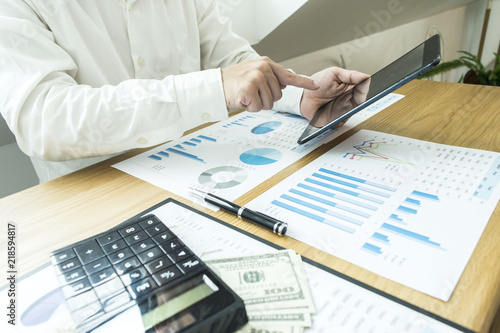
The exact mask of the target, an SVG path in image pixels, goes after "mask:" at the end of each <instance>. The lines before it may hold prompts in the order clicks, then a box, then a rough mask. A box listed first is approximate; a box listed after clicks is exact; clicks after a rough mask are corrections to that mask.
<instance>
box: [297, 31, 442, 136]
mask: <svg viewBox="0 0 500 333" xmlns="http://www.w3.org/2000/svg"><path fill="white" fill-rule="evenodd" d="M440 49H441V42H440V37H439V35H434V36H432V37H430V38H429V39H427V40H426V41H425V42H423V43H422V44H420V45H419V46H417V47H416V48H414V49H413V50H411V51H410V52H408V53H406V54H405V55H403V56H401V57H400V58H399V59H397V60H396V61H394V62H392V63H391V64H389V65H388V66H386V67H384V68H383V69H381V70H380V71H378V72H377V73H375V74H373V75H372V76H371V77H370V78H368V79H366V80H364V81H363V82H361V83H360V84H358V85H356V86H355V87H353V88H352V89H350V90H348V91H346V92H345V93H343V94H342V95H340V96H338V97H337V98H335V99H334V100H332V101H330V102H329V103H327V104H325V105H324V106H322V107H321V108H320V109H319V110H318V111H317V112H316V114H315V115H314V118H313V119H312V120H311V121H310V123H309V125H308V126H307V127H306V129H305V130H304V132H303V133H302V135H301V136H300V138H299V139H298V141H297V142H298V143H299V144H303V143H306V142H307V141H309V140H311V139H313V138H315V137H317V136H318V135H320V134H323V133H325V132H327V131H329V130H332V129H333V128H334V127H335V126H336V125H338V124H339V123H342V122H344V121H345V120H347V119H348V118H349V117H351V116H352V115H354V114H355V113H357V112H359V111H361V110H363V109H364V108H365V107H367V106H368V105H370V104H372V103H374V102H375V101H377V100H379V99H380V98H382V97H384V96H385V95H387V94H389V93H390V92H392V91H394V90H396V89H397V88H399V87H401V86H402V85H404V84H406V83H408V82H409V81H411V80H413V79H414V78H416V77H417V76H419V75H421V74H423V73H425V72H427V71H428V70H429V69H431V68H432V67H434V66H436V65H437V64H438V63H439V61H440V60H441V50H440Z"/></svg>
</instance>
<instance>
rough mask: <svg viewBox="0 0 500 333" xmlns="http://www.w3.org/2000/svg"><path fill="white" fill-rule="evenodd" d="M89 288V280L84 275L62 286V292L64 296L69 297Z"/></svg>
mask: <svg viewBox="0 0 500 333" xmlns="http://www.w3.org/2000/svg"><path fill="white" fill-rule="evenodd" d="M89 289H90V281H89V279H87V278H86V277H85V278H83V279H81V280H78V281H77V282H73V283H71V284H68V285H67V286H64V287H63V288H62V292H63V294H64V297H66V298H69V297H72V296H75V295H77V294H79V293H82V292H84V291H87V290H89Z"/></svg>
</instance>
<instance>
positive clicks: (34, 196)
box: [0, 80, 500, 332]
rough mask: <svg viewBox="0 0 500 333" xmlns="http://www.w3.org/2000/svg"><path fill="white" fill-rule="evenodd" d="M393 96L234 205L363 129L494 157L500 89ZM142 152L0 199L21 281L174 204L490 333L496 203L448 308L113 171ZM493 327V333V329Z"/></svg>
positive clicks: (499, 272) (427, 86)
mask: <svg viewBox="0 0 500 333" xmlns="http://www.w3.org/2000/svg"><path fill="white" fill-rule="evenodd" d="M396 92H398V93H401V94H404V95H406V98H404V99H403V100H402V101H400V102H398V103H396V104H393V105H392V106H390V107H388V108H387V109H386V110H384V111H382V112H380V113H379V114H377V115H375V116H373V117H372V118H371V119H369V120H367V121H365V122H364V123H362V124H360V125H358V126H356V127H355V128H353V129H352V130H350V131H349V132H347V133H345V134H344V135H342V136H341V137H339V138H336V139H335V140H333V141H332V142H330V143H329V144H327V145H324V146H322V147H320V148H318V149H317V150H316V151H314V152H312V153H310V154H309V155H307V156H306V157H304V158H302V159H301V160H299V161H297V162H296V163H294V164H292V165H291V166H290V167H288V168H286V169H284V170H283V171H281V172H280V173H278V174H277V175H275V176H273V177H272V178H270V179H269V180H268V181H266V182H264V183H262V184H261V185H259V186H258V187H256V188H255V189H253V190H252V191H250V192H248V193H246V194H245V195H243V196H242V197H240V198H239V199H238V200H236V202H237V203H240V204H245V203H247V202H249V201H250V200H252V199H253V198H254V197H256V196H257V195H258V194H259V193H262V192H263V191H265V190H267V189H268V188H270V187H272V186H273V185H275V184H276V183H278V182H279V181H280V180H282V179H283V178H285V177H287V176H289V175H290V174H292V173H293V172H295V171H296V170H299V169H300V168H301V167H302V166H304V165H306V164H307V163H309V162H310V161H312V160H313V159H315V158H316V157H318V156H320V155H321V154H322V153H324V152H325V151H327V150H329V149H330V148H332V147H333V146H335V145H336V144H338V143H339V142H341V141H342V140H344V139H345V138H347V137H348V136H350V135H352V134H353V133H354V132H356V131H358V130H360V129H370V130H375V131H380V132H385V133H391V134H396V135H401V136H406V137H410V138H415V139H420V140H427V141H432V142H436V143H442V144H448V145H457V146H462V147H470V148H477V149H485V150H491V151H500V131H499V128H498V124H500V112H499V111H498V110H500V88H496V87H485V86H473V85H463V84H455V83H442V82H428V81H420V80H414V81H412V82H410V83H408V84H406V85H405V86H403V87H402V88H400V89H399V90H397V91H396ZM142 151H144V150H135V151H130V152H127V153H125V154H123V155H120V156H117V157H115V158H112V159H110V160H108V161H104V162H102V163H99V164H97V165H94V166H91V167H89V168H86V169H83V170H80V171H78V172H75V173H73V174H70V175H67V176H64V177H61V178H58V179H55V180H53V181H50V182H47V183H44V184H41V185H38V186H35V187H33V188H30V189H27V190H25V191H22V192H19V193H16V194H14V195H11V196H9V197H6V198H3V199H0V212H2V213H1V217H0V221H1V222H2V225H3V226H4V228H6V224H7V222H13V223H15V224H16V227H17V251H18V252H17V269H18V275H19V276H22V275H23V274H26V273H28V272H29V271H31V270H33V269H35V268H37V267H39V266H40V265H42V264H44V263H46V262H47V261H48V258H49V254H50V252H51V251H53V250H56V249H58V248H60V247H62V246H65V245H68V244H70V243H73V242H76V241H78V240H81V239H83V238H86V237H89V236H92V235H93V234H95V233H99V232H102V231H105V230H107V229H109V228H111V227H113V226H115V225H116V224H117V223H119V222H121V221H123V220H125V219H127V218H129V217H131V216H133V215H135V214H137V213H139V212H141V211H143V210H145V209H146V208H148V207H150V206H152V205H154V204H156V203H158V202H160V201H162V200H164V199H166V198H168V197H173V198H175V199H177V200H179V201H181V202H184V203H187V204H189V205H191V206H194V207H195V208H198V209H200V210H201V211H204V212H206V213H208V214H211V215H213V216H215V217H217V218H220V219H222V220H224V221H226V222H228V223H231V224H233V225H236V226H237V227H239V228H241V229H244V230H247V231H250V232H252V233H254V234H256V235H258V236H260V237H262V238H265V239H267V240H269V241H271V242H274V243H276V244H278V245H281V246H283V247H286V248H293V249H295V250H296V251H297V252H298V253H300V254H302V255H303V256H305V257H309V258H311V259H314V260H316V261H318V262H320V263H322V264H324V265H326V266H328V267H331V268H333V269H335V270H338V271H340V272H343V273H345V274H347V275H349V276H352V277H353V278H355V279H357V280H360V281H362V282H364V283H367V284H369V285H371V286H373V287H375V288H378V289H380V290H382V291H385V292H387V293H389V294H391V295H394V296H396V297H398V298H401V299H403V300H405V301H408V302H410V303H413V304H415V305H416V306H418V307H421V308H423V309H425V310H427V311H430V312H432V313H435V314H437V315H439V316H442V317H444V318H447V319H449V320H451V321H453V322H456V323H458V324H460V325H462V326H465V327H467V328H470V329H472V330H474V331H478V332H488V331H489V330H490V326H491V324H492V322H493V320H494V318H495V314H496V313H497V311H498V309H499V305H500V242H499V241H498V240H499V239H500V205H497V208H496V209H495V212H494V213H493V216H492V218H491V219H490V221H489V223H488V225H487V227H486V229H485V231H484V233H483V235H482V237H481V239H480V241H479V243H478V245H477V247H476V249H475V251H474V253H473V255H472V257H471V259H470V261H469V263H468V265H467V267H466V269H465V271H464V273H463V275H462V277H461V278H460V281H459V282H458V285H457V287H456V289H455V291H454V293H453V295H452V297H451V299H450V301H449V302H443V301H440V300H437V299H435V298H433V297H431V296H428V295H425V294H422V293H420V292H417V291H415V290H412V289H410V288H408V287H405V286H402V285H400V284H398V283H395V282H392V281H390V280H388V279H386V278H383V277H380V276H378V275H376V274H374V273H371V272H369V271H367V270H364V269H362V268H359V267H358V266H355V265H352V264H350V263H348V262H346V261H344V260H341V259H338V258H336V257H334V256H332V255H329V254H326V253H324V252H322V251H320V250H317V249H315V248H312V247H310V246H308V245H306V244H304V243H301V242H299V241H296V240H294V239H291V238H287V237H284V238H280V237H278V236H275V235H273V234H271V233H269V232H268V231H266V230H263V229H261V228H258V227H255V226H253V225H250V224H248V223H245V222H241V221H240V220H238V219H237V218H235V217H233V216H231V215H228V214H226V213H224V212H221V211H220V212H217V213H214V212H212V211H210V210H208V209H206V208H204V207H202V206H198V205H196V204H193V203H192V202H190V201H188V200H186V199H184V198H182V197H179V196H177V195H175V194H172V193H170V192H167V191H165V190H163V189H160V188H158V187H156V186H153V185H151V184H149V183H146V182H144V181H141V180H139V179H137V178H135V177H132V176H130V175H128V174H125V173H123V172H121V171H119V170H116V169H114V168H112V167H111V165H112V164H114V163H117V162H119V161H121V160H124V159H126V158H129V157H131V156H133V155H136V154H138V153H140V152H142ZM5 233H6V232H5ZM5 233H3V234H5ZM0 248H1V251H2V253H5V251H6V248H7V245H6V237H2V239H1V240H0ZM5 257H6V256H4V257H3V258H5ZM1 268H2V272H6V271H7V268H6V260H2V263H1ZM497 317H498V315H497ZM496 321H499V320H498V318H497V320H496ZM496 329H498V328H496ZM496 329H492V330H491V332H496ZM499 332H500V330H499Z"/></svg>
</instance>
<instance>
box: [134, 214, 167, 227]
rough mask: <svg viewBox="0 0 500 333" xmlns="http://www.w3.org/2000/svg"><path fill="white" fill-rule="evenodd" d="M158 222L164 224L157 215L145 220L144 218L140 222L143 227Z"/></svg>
mask: <svg viewBox="0 0 500 333" xmlns="http://www.w3.org/2000/svg"><path fill="white" fill-rule="evenodd" d="M157 224H161V225H163V223H162V222H160V220H158V218H157V217H156V216H152V217H150V218H148V219H145V220H142V221H140V222H139V225H140V226H141V227H142V228H143V229H147V228H149V227H151V226H153V225H157Z"/></svg>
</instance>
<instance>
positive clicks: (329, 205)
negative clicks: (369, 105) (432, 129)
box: [248, 130, 500, 301]
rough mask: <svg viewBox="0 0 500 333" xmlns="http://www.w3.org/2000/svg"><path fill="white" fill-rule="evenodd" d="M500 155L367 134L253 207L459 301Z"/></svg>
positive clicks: (489, 206)
mask: <svg viewBox="0 0 500 333" xmlns="http://www.w3.org/2000/svg"><path fill="white" fill-rule="evenodd" d="M499 182H500V154H499V153H495V152H489V151H483V150H476V149H468V148H461V147H454V146H447V145H442V144H436V143H431V142H425V141H419V140H414V139H410V138H405V137H401V136H396V135H390V134H385V133H379V132H374V131H368V130H361V131H359V132H358V133H356V134H354V135H353V136H351V137H350V138H348V139H347V140H345V141H344V142H343V143H341V144H339V145H338V146H336V147H334V148H333V149H331V150H330V151H329V152H327V153H326V154H324V155H323V156H321V157H319V158H318V159H316V160H315V161H314V162H312V163H310V164H309V165H307V166H306V167H304V168H303V169H301V170H300V171H298V172H296V173H295V174H293V175H292V176H290V177H289V178H287V179H286V180H284V181H282V182H281V183H279V184H278V185H276V186H275V187H273V188H272V189H270V190H269V191H267V192H265V193H263V194H262V195H260V196H259V197H258V198H256V199H255V200H253V201H252V202H250V203H249V204H248V207H250V208H252V209H256V210H260V211H263V212H265V213H267V214H269V215H272V216H274V217H276V218H278V219H281V220H283V221H287V222H288V224H289V228H288V232H287V234H288V236H290V237H293V238H296V239H298V240H300V241H302V242H305V243H307V244H310V245H312V246H314V247H316V248H319V249H321V250H323V251H325V252H328V253H330V254H332V255H335V256H338V257H340V258H342V259H344V260H347V261H349V262H352V263H353V264H356V265H358V266H361V267H363V268H365V269H368V270H370V271H372V272H374V273H377V274H379V275H382V276H384V277H386V278H389V279H391V280H394V281H396V282H399V283H401V284H404V285H406V286H408V287H411V288H414V289H416V290H418V291H421V292H424V293H426V294H429V295H431V296H434V297H436V298H439V299H441V300H444V301H447V300H449V298H450V296H451V294H452V292H453V290H454V288H455V286H456V284H457V282H458V279H459V278H460V276H461V274H462V272H463V270H464V268H465V266H466V264H467V262H468V260H469V258H470V256H471V254H472V252H473V251H474V248H475V246H476V244H477V242H478V241H479V238H480V237H481V234H482V232H483V230H484V228H485V226H486V224H487V223H488V220H489V218H490V216H491V214H492V212H493V210H494V209H495V207H496V205H497V203H498V200H499V198H500V186H499Z"/></svg>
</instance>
